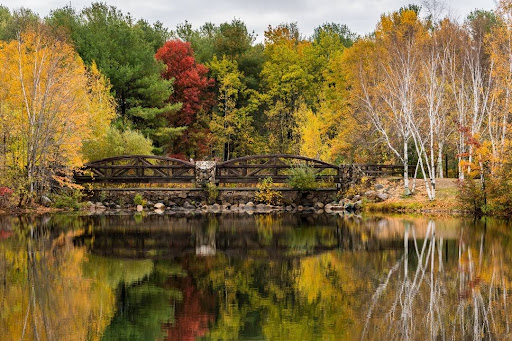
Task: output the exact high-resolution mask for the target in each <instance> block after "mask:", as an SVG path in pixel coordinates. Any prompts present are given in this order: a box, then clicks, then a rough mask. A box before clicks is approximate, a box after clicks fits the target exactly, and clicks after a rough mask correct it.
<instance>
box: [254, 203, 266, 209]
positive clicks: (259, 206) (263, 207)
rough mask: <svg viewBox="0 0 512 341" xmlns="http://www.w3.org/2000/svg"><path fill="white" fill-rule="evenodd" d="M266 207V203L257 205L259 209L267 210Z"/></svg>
mask: <svg viewBox="0 0 512 341" xmlns="http://www.w3.org/2000/svg"><path fill="white" fill-rule="evenodd" d="M266 207H267V205H265V204H258V205H256V209H257V210H258V211H263V210H265V208H266Z"/></svg>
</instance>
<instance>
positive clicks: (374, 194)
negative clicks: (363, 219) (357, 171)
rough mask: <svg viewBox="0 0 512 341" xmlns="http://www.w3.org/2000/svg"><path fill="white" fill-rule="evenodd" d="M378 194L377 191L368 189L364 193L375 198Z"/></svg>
mask: <svg viewBox="0 0 512 341" xmlns="http://www.w3.org/2000/svg"><path fill="white" fill-rule="evenodd" d="M376 195H377V192H375V191H367V192H365V193H364V196H365V197H367V198H372V199H373V198H375V196H376Z"/></svg>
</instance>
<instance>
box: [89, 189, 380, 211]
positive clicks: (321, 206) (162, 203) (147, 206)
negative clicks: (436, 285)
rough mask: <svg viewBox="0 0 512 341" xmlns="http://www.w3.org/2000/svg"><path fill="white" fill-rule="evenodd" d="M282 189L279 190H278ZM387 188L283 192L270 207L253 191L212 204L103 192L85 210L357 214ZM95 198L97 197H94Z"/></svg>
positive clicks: (232, 193)
mask: <svg viewBox="0 0 512 341" xmlns="http://www.w3.org/2000/svg"><path fill="white" fill-rule="evenodd" d="M281 190H282V189H281ZM388 190H389V189H388V188H386V187H385V186H383V185H380V184H376V185H375V186H374V188H373V189H372V190H367V191H366V192H365V193H364V194H362V195H360V194H356V195H347V196H346V197H345V198H343V199H341V200H338V199H337V194H338V192H337V191H336V190H320V191H293V190H285V191H282V196H283V200H282V204H280V205H269V204H265V203H257V202H255V201H254V193H255V192H254V191H250V190H247V189H246V190H233V189H225V190H224V191H223V192H222V193H221V194H220V196H219V198H217V199H216V201H217V202H215V203H210V204H208V203H207V200H208V198H207V197H205V196H204V193H203V192H201V191H197V190H195V189H194V190H192V189H190V190H176V191H171V192H164V191H158V190H156V191H149V192H145V193H143V194H142V195H141V194H140V193H138V194H137V192H134V191H130V190H126V191H121V190H118V191H112V192H110V193H108V192H107V193H105V192H102V195H104V196H106V198H104V199H103V200H98V201H94V200H92V201H89V202H87V203H86V204H85V210H86V211H89V212H91V213H110V212H112V213H116V212H123V211H124V212H152V213H157V214H172V213H193V214H205V213H248V214H252V213H271V212H291V213H295V212H297V213H314V214H324V213H326V214H357V213H360V212H362V211H363V209H364V206H365V204H366V203H374V202H382V201H385V200H387V199H388V198H389V193H388ZM135 195H141V197H144V200H145V201H146V200H147V201H146V202H145V203H144V204H133V202H134V199H133V198H134V196H135ZM94 197H96V198H97V197H98V195H97V194H96V195H95V196H93V198H94Z"/></svg>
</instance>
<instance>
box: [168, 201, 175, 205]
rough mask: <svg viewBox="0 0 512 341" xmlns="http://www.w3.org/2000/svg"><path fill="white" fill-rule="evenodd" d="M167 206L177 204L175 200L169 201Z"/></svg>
mask: <svg viewBox="0 0 512 341" xmlns="http://www.w3.org/2000/svg"><path fill="white" fill-rule="evenodd" d="M167 206H176V203H175V202H174V201H169V202H168V203H167Z"/></svg>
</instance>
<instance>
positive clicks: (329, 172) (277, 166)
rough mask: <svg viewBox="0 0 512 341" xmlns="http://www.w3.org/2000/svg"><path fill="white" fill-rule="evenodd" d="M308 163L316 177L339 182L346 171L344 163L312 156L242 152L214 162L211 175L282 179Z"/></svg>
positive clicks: (253, 180)
mask: <svg viewBox="0 0 512 341" xmlns="http://www.w3.org/2000/svg"><path fill="white" fill-rule="evenodd" d="M301 165H302V166H308V167H311V168H314V169H315V171H316V178H317V180H326V181H333V182H334V183H341V182H342V181H343V179H344V178H346V176H347V175H348V174H345V173H344V167H339V166H336V165H333V164H330V163H327V162H323V161H320V160H315V159H312V158H308V157H304V156H297V155H287V154H277V155H255V156H245V157H241V158H237V159H233V160H228V161H225V162H221V163H218V164H217V167H216V174H215V179H216V180H217V182H218V183H257V182H258V181H260V180H261V179H264V178H266V177H271V178H272V180H273V181H274V182H275V183H284V182H286V181H287V180H288V178H289V177H290V170H291V169H292V168H294V167H299V166H301Z"/></svg>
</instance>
